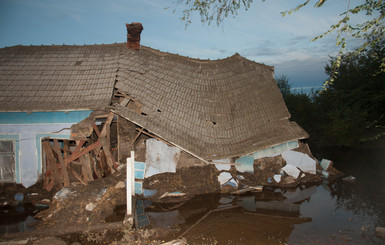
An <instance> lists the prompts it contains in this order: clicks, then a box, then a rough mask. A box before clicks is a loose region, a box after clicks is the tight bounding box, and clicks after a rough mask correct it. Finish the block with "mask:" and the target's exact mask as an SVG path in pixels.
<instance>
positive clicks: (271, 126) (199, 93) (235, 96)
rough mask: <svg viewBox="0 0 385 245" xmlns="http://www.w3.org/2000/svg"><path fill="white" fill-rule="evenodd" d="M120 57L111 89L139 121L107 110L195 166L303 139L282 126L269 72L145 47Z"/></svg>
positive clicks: (284, 114)
mask: <svg viewBox="0 0 385 245" xmlns="http://www.w3.org/2000/svg"><path fill="white" fill-rule="evenodd" d="M124 52H125V54H124V55H123V56H122V59H121V60H120V68H119V71H118V76H117V83H116V85H115V87H116V88H117V89H119V90H120V91H123V92H124V93H126V94H127V95H129V96H130V97H131V98H133V99H135V100H137V101H139V102H140V103H141V104H142V112H143V114H138V113H136V112H134V111H131V110H129V109H127V108H125V107H121V106H119V105H114V107H113V110H114V111H115V112H117V113H118V114H120V115H122V116H124V117H126V118H128V119H130V120H131V121H133V122H135V123H137V124H139V125H140V126H143V127H145V128H147V129H148V130H150V131H151V132H153V133H154V134H156V135H159V136H161V137H163V138H164V139H166V140H168V141H169V142H172V143H174V144H176V145H178V146H181V147H182V148H184V149H185V150H187V151H189V152H190V153H192V154H194V155H196V156H199V157H200V158H202V159H205V160H211V159H220V158H228V157H236V156H242V155H245V154H249V153H252V152H255V151H258V150H262V149H264V148H267V147H270V146H274V145H277V144H280V143H284V142H288V141H291V140H297V139H302V138H307V137H308V134H307V133H306V132H305V131H304V130H303V129H302V128H301V127H299V126H298V125H297V124H296V123H295V122H290V121H289V118H290V114H289V112H288V110H287V108H286V106H285V103H284V101H283V99H282V95H281V93H280V91H279V89H278V87H277V84H276V82H275V81H274V78H273V73H274V71H273V68H272V67H270V66H266V65H263V64H258V63H255V62H253V61H250V60H247V59H245V58H243V57H241V56H240V55H238V54H235V55H234V56H232V57H229V58H226V59H223V60H218V61H207V60H197V59H190V58H186V57H181V56H178V55H174V54H167V53H164V52H159V51H155V50H152V49H149V48H145V47H142V49H141V52H135V51H131V50H125V51H124Z"/></svg>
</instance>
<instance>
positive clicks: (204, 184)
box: [0, 159, 321, 244]
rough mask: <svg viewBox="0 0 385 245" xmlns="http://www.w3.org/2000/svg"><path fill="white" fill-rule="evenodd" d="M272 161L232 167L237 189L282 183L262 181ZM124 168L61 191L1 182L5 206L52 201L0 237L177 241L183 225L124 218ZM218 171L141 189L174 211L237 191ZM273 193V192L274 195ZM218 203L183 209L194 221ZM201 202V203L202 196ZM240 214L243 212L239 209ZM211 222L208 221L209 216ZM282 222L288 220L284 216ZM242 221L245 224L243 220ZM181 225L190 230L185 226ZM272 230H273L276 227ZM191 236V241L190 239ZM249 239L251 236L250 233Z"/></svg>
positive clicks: (190, 172) (165, 178) (184, 172)
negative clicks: (244, 169)
mask: <svg viewBox="0 0 385 245" xmlns="http://www.w3.org/2000/svg"><path fill="white" fill-rule="evenodd" d="M268 160H270V161H271V163H269V164H268V165H266V166H269V167H263V166H261V165H260V164H258V162H257V163H256V165H255V168H256V171H255V172H256V174H247V173H239V172H236V170H234V168H233V169H231V170H230V171H229V172H230V173H231V174H232V175H233V176H234V177H235V178H239V176H240V175H242V176H243V177H244V178H242V179H240V180H239V188H242V187H244V186H249V185H265V186H268V185H269V186H278V184H277V183H266V182H264V181H265V180H266V178H267V176H271V175H272V174H276V173H278V172H279V171H280V169H281V168H282V166H283V164H284V163H283V162H282V160H281V161H280V160H279V159H265V161H268ZM125 172H126V171H125V167H124V166H122V168H120V169H119V170H118V171H117V172H115V173H114V174H112V175H110V176H108V177H106V178H103V179H97V180H94V181H92V182H89V183H88V184H87V185H81V184H78V185H73V186H71V187H70V188H64V189H62V190H60V191H58V190H52V191H51V192H47V191H44V189H43V188H42V184H41V182H38V184H36V185H34V186H32V187H30V188H24V187H22V186H21V185H14V184H3V185H1V186H0V197H1V204H2V206H1V208H2V209H5V208H7V207H9V206H12V205H13V206H18V205H23V206H24V207H28V206H31V207H34V206H36V205H40V204H48V205H49V208H48V209H45V210H43V211H40V212H39V213H37V214H34V218H36V219H38V220H39V221H38V222H35V223H34V224H33V228H34V230H32V231H27V232H23V233H7V234H0V241H9V240H14V239H19V240H20V239H25V240H24V241H26V243H24V244H55V243H52V240H48V241H46V243H44V239H48V238H49V237H55V239H57V240H58V241H56V242H57V243H56V244H60V243H59V242H64V243H62V244H72V243H74V242H79V243H81V244H106V243H107V244H111V243H114V244H135V242H137V241H139V242H140V241H141V242H145V243H146V244H160V243H162V241H167V240H170V239H177V238H178V234H179V235H180V232H181V227H164V228H159V227H153V228H151V227H150V229H146V230H142V229H138V230H137V229H134V228H133V226H132V225H130V224H129V223H126V222H125V221H127V217H124V214H125V209H124V208H121V207H125V203H126V197H125V188H124V181H125V178H126V176H125ZM220 173H221V171H218V170H217V169H216V167H215V166H214V165H207V166H196V167H191V168H181V169H177V171H176V173H162V174H158V175H156V176H152V177H149V178H147V179H145V181H144V183H143V187H144V188H146V189H150V190H157V192H156V194H155V195H153V196H151V197H149V199H151V201H152V202H153V203H163V206H161V207H160V209H162V210H163V211H164V210H165V209H166V210H167V209H169V210H170V211H172V210H173V207H178V206H181V205H183V204H184V202H185V201H186V200H189V199H191V198H193V197H194V196H198V195H202V194H207V193H218V194H217V198H220V196H221V194H220V193H221V192H222V195H224V193H226V192H231V191H233V190H234V189H235V188H234V187H230V188H229V186H227V187H223V186H222V187H221V186H220V184H219V182H218V175H219V174H220ZM287 178H288V176H284V177H283V180H284V181H283V182H282V183H281V185H280V187H287V188H289V187H297V186H298V185H302V186H305V185H311V184H316V183H319V182H320V181H321V177H320V176H319V175H310V174H304V175H303V176H302V177H301V178H299V179H297V180H294V181H291V182H290V183H286V182H285V179H287ZM289 180H290V178H289ZM167 192H169V193H171V192H180V193H185V195H184V196H182V197H164V196H163V194H164V193H167ZM17 193H22V194H23V196H24V199H23V201H21V202H20V203H16V202H15V201H14V199H15V198H14V197H15V194H17ZM36 193H37V194H36ZM261 195H263V193H261ZM272 195H274V193H273V194H272ZM162 196H163V197H162ZM214 196H215V195H214ZM261 198H262V199H261V200H263V199H266V200H271V199H274V200H276V199H277V198H278V200H279V197H273V196H267V197H261ZM43 200H44V201H43ZM217 201H218V200H215V201H212V202H211V201H210V200H204V203H206V206H205V208H201V209H199V210H195V211H194V212H193V213H191V211H184V212H183V211H181V213H182V215H183V218H184V219H186V220H187V219H189V220H190V223H191V222H195V221H197V220H198V219H199V217H202V215H204V214H206V213H207V212H210V210H213V209H215V205H214V204H213V205H212V206H210V203H216V202H217ZM198 202H201V201H199V200H198ZM165 203H170V204H169V206H167V205H166V206H165V205H164V204H165ZM192 203H194V202H192ZM188 205H193V204H188ZM119 207H120V208H121V209H122V210H121V211H120V214H119V215H117V212H116V209H117V208H119ZM152 208H153V211H155V212H156V208H154V207H152ZM186 210H187V209H186ZM218 215H219V216H218ZM221 215H222V216H221ZM223 215H224V214H215V215H210V219H213V221H212V222H214V223H215V220H216V219H218V218H219V219H221V220H222V219H223V221H224V223H226V222H230V223H233V222H236V221H235V220H233V219H234V216H231V215H230V216H229V215H227V216H226V215H224V216H223ZM241 215H245V214H242V213H241ZM114 216H115V217H114ZM217 216H218V217H217ZM246 216H247V214H246ZM239 220H242V219H239ZM208 221H209V224H210V222H211V220H208ZM282 222H283V223H285V222H286V220H283V221H282ZM295 222H297V221H295ZM239 225H240V227H242V226H241V224H239ZM290 227H292V226H289V228H288V230H287V231H285V232H288V233H290ZM182 228H183V229H187V227H182ZM193 231H194V230H191V234H194V232H193ZM272 231H274V229H273V230H272ZM207 232H210V229H209V227H207ZM250 232H255V231H250ZM282 232H283V231H281V233H282ZM189 239H190V240H191V239H192V237H190V238H189ZM194 239H195V238H194ZM194 239H192V240H191V241H193V240H194ZM197 239H198V238H197ZM224 239H225V238H224ZM245 239H247V234H246V233H245ZM278 240H279V239H278ZM278 240H277V241H278ZM194 241H195V240H194ZM196 242H197V243H198V244H212V243H214V242H215V243H218V244H221V241H205V242H207V243H204V242H202V240H199V239H198V240H197V241H196Z"/></svg>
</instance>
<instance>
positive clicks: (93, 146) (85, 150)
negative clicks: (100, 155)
mask: <svg viewBox="0 0 385 245" xmlns="http://www.w3.org/2000/svg"><path fill="white" fill-rule="evenodd" d="M100 146H101V142H100V140H98V141H96V142H94V143H93V144H91V145H89V146H87V147H86V148H84V149H83V150H81V151H78V152H75V151H74V152H73V153H72V155H71V156H69V157H68V158H67V159H65V162H66V164H67V165H68V163H70V162H72V161H74V160H76V159H78V158H79V157H81V156H83V155H84V154H86V153H88V152H90V151H92V150H93V149H95V148H97V147H100Z"/></svg>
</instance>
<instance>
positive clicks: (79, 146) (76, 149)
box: [72, 140, 86, 154]
mask: <svg viewBox="0 0 385 245" xmlns="http://www.w3.org/2000/svg"><path fill="white" fill-rule="evenodd" d="M84 143H86V141H85V140H80V141H76V148H75V150H74V151H73V152H72V154H74V153H75V152H78V151H80V149H81V148H82V147H83V145H84Z"/></svg>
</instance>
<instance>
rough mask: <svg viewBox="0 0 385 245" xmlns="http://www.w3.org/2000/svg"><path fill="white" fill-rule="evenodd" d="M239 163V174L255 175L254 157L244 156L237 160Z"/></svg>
mask: <svg viewBox="0 0 385 245" xmlns="http://www.w3.org/2000/svg"><path fill="white" fill-rule="evenodd" d="M235 163H238V164H239V165H237V170H238V171H239V172H246V173H254V157H253V156H251V155H248V156H243V157H241V158H238V159H237V160H235Z"/></svg>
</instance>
